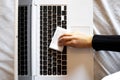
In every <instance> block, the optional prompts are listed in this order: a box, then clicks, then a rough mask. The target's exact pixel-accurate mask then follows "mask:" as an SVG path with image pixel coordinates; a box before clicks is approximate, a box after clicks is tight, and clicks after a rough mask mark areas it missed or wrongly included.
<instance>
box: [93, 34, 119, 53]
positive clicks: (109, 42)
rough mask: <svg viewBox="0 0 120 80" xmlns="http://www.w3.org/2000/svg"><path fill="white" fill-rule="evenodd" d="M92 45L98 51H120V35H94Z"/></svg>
mask: <svg viewBox="0 0 120 80" xmlns="http://www.w3.org/2000/svg"><path fill="white" fill-rule="evenodd" d="M92 47H93V49H95V50H96V51H99V50H107V51H119V52H120V36H117V35H115V36H114V35H94V36H93V39H92Z"/></svg>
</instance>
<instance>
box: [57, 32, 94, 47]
mask: <svg viewBox="0 0 120 80" xmlns="http://www.w3.org/2000/svg"><path fill="white" fill-rule="evenodd" d="M92 38H93V36H91V35H85V34H81V33H66V34H63V35H62V36H60V38H59V42H58V44H59V46H71V47H75V48H90V47H91V46H92Z"/></svg>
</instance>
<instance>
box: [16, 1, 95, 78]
mask: <svg viewBox="0 0 120 80" xmlns="http://www.w3.org/2000/svg"><path fill="white" fill-rule="evenodd" d="M92 14H93V11H92V0H19V7H18V80H94V79H93V68H94V67H93V64H94V61H93V52H92V50H91V49H77V48H73V47H64V49H63V51H62V52H59V51H56V50H53V49H50V48H49V45H50V42H51V40H52V37H53V35H54V32H55V30H56V27H57V26H59V27H62V28H65V29H69V30H71V31H72V32H81V33H85V34H88V35H92V32H93V31H92V25H93V15H92Z"/></svg>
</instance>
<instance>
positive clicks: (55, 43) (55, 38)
mask: <svg viewBox="0 0 120 80" xmlns="http://www.w3.org/2000/svg"><path fill="white" fill-rule="evenodd" d="M66 32H67V30H66V29H64V28H61V27H57V28H56V31H55V33H54V36H53V37H52V41H51V43H50V46H49V48H51V49H54V50H57V51H60V52H62V51H63V48H64V46H59V45H58V39H59V37H60V36H61V35H63V34H64V33H66Z"/></svg>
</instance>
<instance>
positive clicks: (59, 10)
mask: <svg viewBox="0 0 120 80" xmlns="http://www.w3.org/2000/svg"><path fill="white" fill-rule="evenodd" d="M57 15H58V16H61V6H57Z"/></svg>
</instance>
